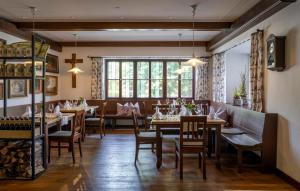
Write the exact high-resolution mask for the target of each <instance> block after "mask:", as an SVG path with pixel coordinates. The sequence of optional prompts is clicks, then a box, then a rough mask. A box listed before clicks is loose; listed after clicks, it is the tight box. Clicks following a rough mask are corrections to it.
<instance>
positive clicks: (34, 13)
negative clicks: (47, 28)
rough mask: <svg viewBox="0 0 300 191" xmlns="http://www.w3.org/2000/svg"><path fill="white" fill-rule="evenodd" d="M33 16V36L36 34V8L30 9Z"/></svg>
mask: <svg viewBox="0 0 300 191" xmlns="http://www.w3.org/2000/svg"><path fill="white" fill-rule="evenodd" d="M29 8H30V10H31V14H32V34H34V31H35V15H36V8H35V7H29Z"/></svg>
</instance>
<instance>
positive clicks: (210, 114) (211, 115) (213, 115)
mask: <svg viewBox="0 0 300 191" xmlns="http://www.w3.org/2000/svg"><path fill="white" fill-rule="evenodd" d="M208 117H209V118H210V119H214V118H215V109H214V107H213V106H210V107H209V114H208Z"/></svg>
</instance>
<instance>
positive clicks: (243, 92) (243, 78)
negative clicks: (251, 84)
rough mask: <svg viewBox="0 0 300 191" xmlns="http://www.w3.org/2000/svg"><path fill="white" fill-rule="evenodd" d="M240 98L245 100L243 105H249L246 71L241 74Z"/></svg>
mask: <svg viewBox="0 0 300 191" xmlns="http://www.w3.org/2000/svg"><path fill="white" fill-rule="evenodd" d="M239 92H240V98H241V99H242V100H243V105H247V90H246V73H242V74H241V84H240V89H239Z"/></svg>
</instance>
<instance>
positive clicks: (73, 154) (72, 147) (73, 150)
mask: <svg viewBox="0 0 300 191" xmlns="http://www.w3.org/2000/svg"><path fill="white" fill-rule="evenodd" d="M79 139H80V138H79ZM71 149H72V158H73V163H75V149H74V143H73V142H72V143H71Z"/></svg>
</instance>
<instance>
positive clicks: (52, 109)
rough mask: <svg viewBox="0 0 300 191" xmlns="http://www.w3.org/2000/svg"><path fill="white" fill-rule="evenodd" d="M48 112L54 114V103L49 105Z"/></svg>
mask: <svg viewBox="0 0 300 191" xmlns="http://www.w3.org/2000/svg"><path fill="white" fill-rule="evenodd" d="M48 110H49V112H50V113H53V111H54V105H53V104H52V103H50V104H49V106H48Z"/></svg>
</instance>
